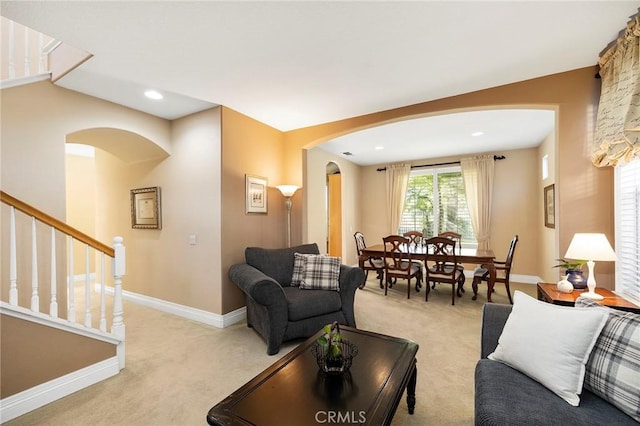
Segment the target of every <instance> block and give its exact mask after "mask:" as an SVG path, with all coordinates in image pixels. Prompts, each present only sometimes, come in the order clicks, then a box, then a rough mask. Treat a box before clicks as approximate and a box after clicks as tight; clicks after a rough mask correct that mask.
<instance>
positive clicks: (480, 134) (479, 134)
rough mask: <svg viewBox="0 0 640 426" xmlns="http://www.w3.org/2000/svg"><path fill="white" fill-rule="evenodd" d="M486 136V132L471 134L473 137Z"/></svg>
mask: <svg viewBox="0 0 640 426" xmlns="http://www.w3.org/2000/svg"><path fill="white" fill-rule="evenodd" d="M482 135H484V132H473V133H471V136H482Z"/></svg>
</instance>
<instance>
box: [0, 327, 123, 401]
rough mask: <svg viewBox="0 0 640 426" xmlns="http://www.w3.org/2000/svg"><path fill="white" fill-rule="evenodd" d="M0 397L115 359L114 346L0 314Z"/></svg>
mask: <svg viewBox="0 0 640 426" xmlns="http://www.w3.org/2000/svg"><path fill="white" fill-rule="evenodd" d="M0 325H1V327H2V332H1V333H0V336H1V342H0V344H1V345H2V357H1V358H0V377H2V384H1V386H0V398H6V397H8V396H11V395H14V394H16V393H18V392H21V391H24V390H26V389H29V388H31V387H33V386H36V385H39V384H42V383H45V382H47V381H49V380H53V379H55V378H57V377H60V376H63V375H65V374H68V373H71V372H73V371H76V370H77V369H79V368H84V367H88V366H90V365H92V364H95V363H97V362H100V361H104V360H106V359H109V358H112V357H114V356H116V346H115V345H113V344H110V343H106V342H101V341H94V340H92V339H90V338H87V337H84V336H79V335H77V334H73V333H69V332H66V331H62V330H58V329H51V328H48V327H46V326H43V325H40V324H36V323H32V322H29V321H24V320H21V319H17V318H14V317H11V316H8V315H1V318H0Z"/></svg>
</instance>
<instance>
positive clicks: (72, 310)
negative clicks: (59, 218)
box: [67, 236, 76, 322]
mask: <svg viewBox="0 0 640 426" xmlns="http://www.w3.org/2000/svg"><path fill="white" fill-rule="evenodd" d="M73 267H74V265H73V237H72V236H69V277H68V280H69V282H68V285H67V287H68V290H67V291H68V292H69V296H68V298H69V303H68V306H67V319H68V320H69V321H71V322H76V304H75V299H76V298H75V288H74V278H75V273H74V270H73Z"/></svg>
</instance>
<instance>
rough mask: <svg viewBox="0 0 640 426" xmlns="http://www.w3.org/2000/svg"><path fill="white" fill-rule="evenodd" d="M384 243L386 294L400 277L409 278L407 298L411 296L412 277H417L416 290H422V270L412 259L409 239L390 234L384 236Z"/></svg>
mask: <svg viewBox="0 0 640 426" xmlns="http://www.w3.org/2000/svg"><path fill="white" fill-rule="evenodd" d="M382 243H383V245H384V275H385V280H384V295H385V296H386V295H387V290H388V288H389V287H392V286H393V283H394V282H397V279H398V278H401V279H405V280H407V299H410V298H411V278H415V279H416V291H420V290H419V289H420V281H421V280H422V270H421V268H420V266H419V265H418V264H417V263H415V262H413V261H412V255H411V250H408V245H409V239H408V238H406V237H403V236H401V235H389V236H387V237H384V238H382Z"/></svg>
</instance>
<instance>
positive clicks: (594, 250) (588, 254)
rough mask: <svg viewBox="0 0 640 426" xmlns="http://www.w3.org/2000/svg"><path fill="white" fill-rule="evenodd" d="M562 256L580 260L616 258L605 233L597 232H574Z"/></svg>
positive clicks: (611, 259)
mask: <svg viewBox="0 0 640 426" xmlns="http://www.w3.org/2000/svg"><path fill="white" fill-rule="evenodd" d="M564 256H565V257H567V258H569V259H581V260H610V261H613V260H616V254H615V252H614V251H613V248H611V244H609V240H607V237H606V235H604V234H597V233H594V234H588V233H585V234H575V235H574V236H573V239H572V240H571V244H569V248H568V249H567V253H566V254H565V255H564Z"/></svg>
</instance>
